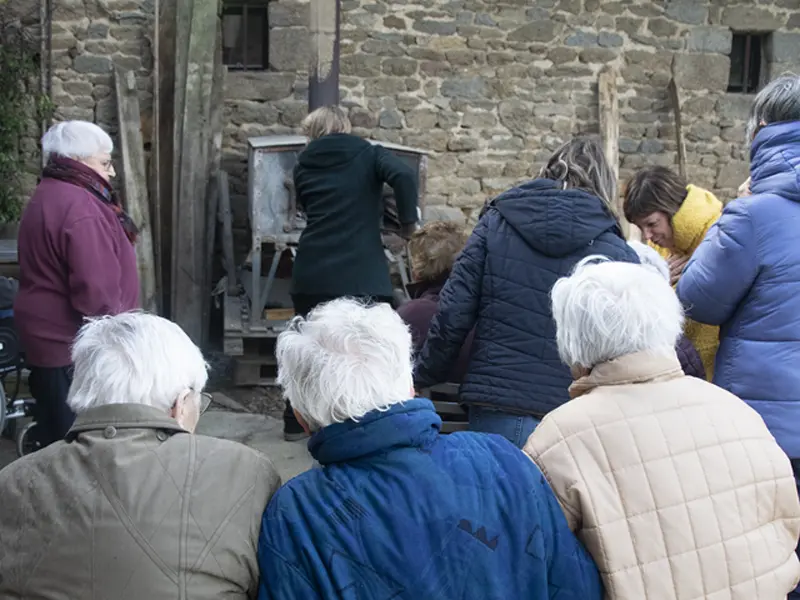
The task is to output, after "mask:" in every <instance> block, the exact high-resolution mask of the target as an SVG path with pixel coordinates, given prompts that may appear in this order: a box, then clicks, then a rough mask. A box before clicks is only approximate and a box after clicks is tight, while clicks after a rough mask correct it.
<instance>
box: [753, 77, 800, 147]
mask: <svg viewBox="0 0 800 600" xmlns="http://www.w3.org/2000/svg"><path fill="white" fill-rule="evenodd" d="M783 121H800V77H799V76H797V75H795V74H793V73H785V74H783V75H781V76H780V77H778V78H777V79H775V80H774V81H771V82H770V83H768V84H767V85H766V87H764V89H763V90H761V91H760V92H759V93H758V95H757V96H756V99H755V100H754V101H753V106H751V107H750V117H749V119H748V121H747V132H746V135H747V140H746V141H747V144H748V146H749V145H750V144H751V143H752V142H753V138H754V137H755V135H756V133H758V130H759V129H760V128H761V127H763V125H765V124H766V125H771V124H772V123H781V122H783Z"/></svg>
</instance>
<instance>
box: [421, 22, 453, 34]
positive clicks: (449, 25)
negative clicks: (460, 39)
mask: <svg viewBox="0 0 800 600" xmlns="http://www.w3.org/2000/svg"><path fill="white" fill-rule="evenodd" d="M457 28H458V24H457V23H456V22H455V21H434V20H433V19H420V20H419V21H414V24H413V25H412V29H414V31H419V32H420V33H429V34H433V35H455V33H456V31H457Z"/></svg>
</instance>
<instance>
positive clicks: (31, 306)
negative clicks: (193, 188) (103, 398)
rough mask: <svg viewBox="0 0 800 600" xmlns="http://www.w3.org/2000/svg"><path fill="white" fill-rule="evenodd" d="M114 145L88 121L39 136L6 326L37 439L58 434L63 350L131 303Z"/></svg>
mask: <svg viewBox="0 0 800 600" xmlns="http://www.w3.org/2000/svg"><path fill="white" fill-rule="evenodd" d="M113 149H114V144H113V143H112V141H111V138H110V137H109V136H108V134H107V133H106V132H105V131H103V130H102V129H100V127H98V126H97V125H95V124H94V123H88V122H86V121H65V122H63V123H58V124H56V125H54V126H53V127H51V128H50V129H49V130H48V131H47V133H46V134H45V135H44V137H43V138H42V151H43V152H44V153H45V155H46V156H47V157H48V163H47V166H46V167H45V169H44V172H43V173H42V181H41V183H39V185H38V186H37V188H36V191H35V192H34V194H33V196H32V197H31V199H30V201H29V202H28V204H27V205H26V207H25V211H24V213H23V214H22V220H21V221H20V226H19V266H20V286H19V293H18V294H17V297H16V302H15V304H14V320H15V325H16V327H17V329H18V331H19V335H20V339H21V342H22V347H23V348H24V349H25V358H26V361H27V363H28V366H29V367H30V370H31V374H30V389H31V394H32V395H33V397H34V398H35V399H36V408H35V411H36V414H35V417H36V422H37V427H36V429H35V430H34V431H36V437H37V441H38V442H39V443H40V444H41V445H42V446H46V445H47V444H50V443H52V442H55V441H56V440H60V439H62V438H63V437H64V435H65V434H66V433H67V431H68V430H69V428H70V425H72V421H73V420H74V418H75V416H74V414H73V413H72V411H70V410H69V408H68V407H67V405H66V399H67V391H68V390H69V385H70V381H71V379H72V364H71V360H70V346H71V345H72V342H73V341H74V339H75V334H76V333H77V332H78V329H79V328H80V326H81V324H82V322H83V319H84V318H85V317H98V316H103V315H113V314H117V313H120V312H125V311H127V310H133V309H135V308H138V306H139V275H138V272H137V269H136V255H135V252H134V246H133V245H134V243H135V241H136V236H137V233H138V230H137V228H136V225H135V224H134V223H133V221H132V220H131V218H130V217H129V216H128V215H127V214H126V213H125V211H124V210H123V209H122V204H121V202H120V201H119V198H118V197H117V195H116V193H115V192H114V190H113V188H112V187H111V184H110V183H109V180H110V178H112V177H113V176H114V174H115V173H114V166H113V164H112V162H111V152H112V151H113Z"/></svg>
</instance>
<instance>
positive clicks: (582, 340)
mask: <svg viewBox="0 0 800 600" xmlns="http://www.w3.org/2000/svg"><path fill="white" fill-rule="evenodd" d="M598 259H599V260H601V262H597V261H598ZM551 296H552V300H553V317H554V319H555V322H556V340H557V342H558V352H559V355H560V356H561V360H562V361H564V363H566V364H567V365H568V366H570V367H583V368H586V369H591V368H593V367H594V366H595V365H599V364H601V363H604V362H607V361H610V360H613V359H615V358H619V357H620V356H625V355H627V354H634V353H636V352H644V351H651V352H659V353H674V351H675V342H676V341H677V340H678V337H679V336H680V335H681V332H682V329H683V310H682V308H681V304H680V301H679V300H678V297H677V296H676V295H675V292H674V291H673V289H672V287H671V286H670V285H669V281H667V280H665V279H664V278H663V277H662V276H661V275H660V274H658V273H656V271H655V270H654V269H651V268H648V267H643V266H642V265H637V264H633V263H623V262H611V261H609V260H608V259H606V258H605V257H597V256H590V257H587V258H585V259H583V260H582V261H581V262H579V263H578V265H577V266H576V267H575V270H574V271H573V273H572V275H570V276H569V277H564V278H562V279H559V280H558V281H557V282H556V284H555V286H553V291H552V294H551Z"/></svg>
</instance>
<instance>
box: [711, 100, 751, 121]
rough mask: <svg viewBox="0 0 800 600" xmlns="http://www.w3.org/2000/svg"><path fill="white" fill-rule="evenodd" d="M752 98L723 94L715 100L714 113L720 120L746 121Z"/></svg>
mask: <svg viewBox="0 0 800 600" xmlns="http://www.w3.org/2000/svg"><path fill="white" fill-rule="evenodd" d="M752 103H753V98H752V96H748V95H744V94H725V95H724V96H722V97H720V98H719V100H717V107H716V112H717V114H718V115H719V117H720V118H724V119H730V120H735V121H746V120H747V118H748V116H749V114H750V106H751V105H752Z"/></svg>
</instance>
